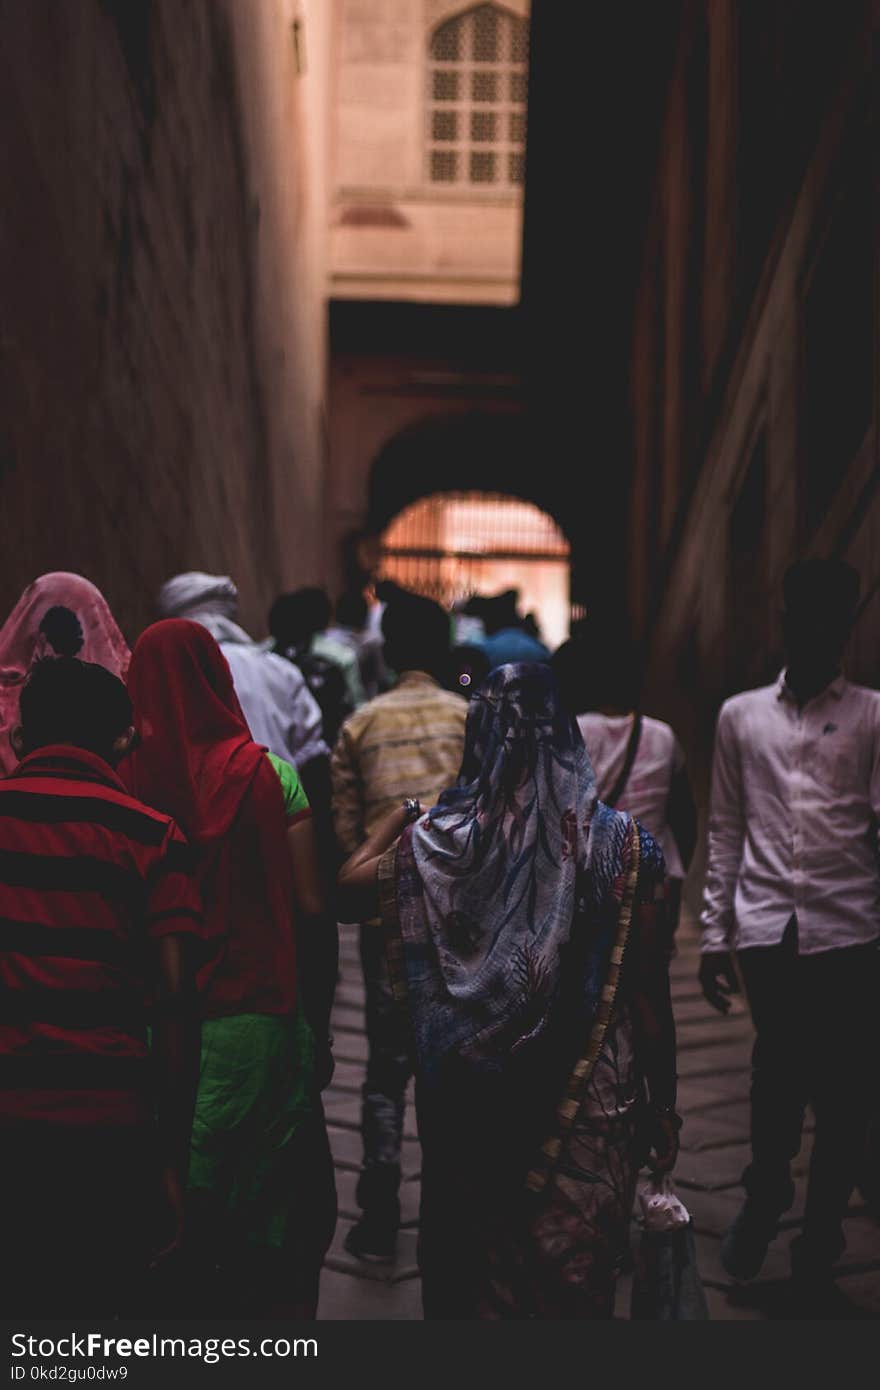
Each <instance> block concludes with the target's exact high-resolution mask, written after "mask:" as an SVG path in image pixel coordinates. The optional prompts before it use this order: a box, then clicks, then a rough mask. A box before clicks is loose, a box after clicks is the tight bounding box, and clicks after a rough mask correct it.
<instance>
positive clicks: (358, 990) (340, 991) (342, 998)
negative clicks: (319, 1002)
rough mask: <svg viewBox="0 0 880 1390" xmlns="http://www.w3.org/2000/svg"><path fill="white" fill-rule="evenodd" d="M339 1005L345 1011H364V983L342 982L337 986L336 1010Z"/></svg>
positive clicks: (334, 999)
mask: <svg viewBox="0 0 880 1390" xmlns="http://www.w3.org/2000/svg"><path fill="white" fill-rule="evenodd" d="M337 1005H339V1006H341V1007H342V1008H345V1009H363V1007H364V986H363V982H362V981H360V980H358V981H355V980H341V981H340V982H339V984H338V985H337V986H336V993H335V995H334V996H333V1006H334V1008H335V1007H336V1006H337Z"/></svg>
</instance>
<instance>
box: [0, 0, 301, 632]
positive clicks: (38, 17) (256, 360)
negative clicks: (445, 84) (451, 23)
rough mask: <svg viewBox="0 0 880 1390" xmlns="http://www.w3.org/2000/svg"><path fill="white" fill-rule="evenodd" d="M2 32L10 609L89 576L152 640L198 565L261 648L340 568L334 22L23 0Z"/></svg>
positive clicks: (289, 11)
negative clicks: (330, 177) (291, 587)
mask: <svg viewBox="0 0 880 1390" xmlns="http://www.w3.org/2000/svg"><path fill="white" fill-rule="evenodd" d="M296 21H298V30H297V31H296V33H295V32H294V23H295V22H296ZM0 26H2V32H3V45H2V49H0V120H2V124H3V130H4V133H5V137H6V138H5V139H4V142H3V174H4V187H5V189H6V190H7V192H6V198H5V210H4V216H3V219H2V225H0V277H2V295H0V297H2V302H3V307H4V312H3V336H2V358H0V401H2V411H0V469H2V496H3V503H4V505H3V509H2V513H0V556H2V558H0V612H2V611H6V609H8V607H9V605H10V604H11V603H12V602H13V601H14V599H15V597H16V596H17V593H18V592H19V591H20V589H21V588H22V587H23V586H24V585H25V584H26V583H27V582H28V581H29V580H30V579H32V578H33V577H34V576H35V575H36V574H39V573H40V572H42V571H44V570H47V569H61V568H69V569H76V570H80V571H82V572H83V573H85V574H87V575H89V576H90V577H91V578H92V579H94V581H95V582H96V583H98V584H99V586H100V587H101V588H102V589H103V590H104V591H105V593H106V594H107V597H108V599H109V600H110V603H111V605H112V607H113V608H114V609H115V611H116V612H117V614H118V616H119V618H120V620H121V622H122V623H123V625H124V627H125V629H126V631H127V632H128V633H129V634H131V635H134V634H135V633H136V632H137V631H138V630H139V628H140V627H141V626H143V624H144V623H145V622H146V621H148V620H149V618H150V617H151V616H152V597H153V594H154V591H155V589H156V587H157V585H158V584H159V583H160V582H161V581H162V580H163V579H164V578H166V577H167V576H168V575H169V574H171V573H173V572H174V571H176V570H179V569H181V568H190V567H193V568H206V569H216V570H220V571H224V572H229V573H231V574H233V575H234V576H235V578H236V580H237V582H238V583H239V585H240V588H241V592H242V600H243V613H244V617H245V619H246V621H248V622H249V623H251V624H253V625H254V626H259V625H260V624H261V621H262V616H263V613H264V612H265V607H266V603H267V601H268V600H269V598H270V597H271V595H272V593H273V592H274V591H275V590H276V589H277V587H278V586H279V585H280V584H282V583H293V582H304V581H305V580H307V579H309V578H311V577H312V575H313V574H314V573H316V572H317V571H318V570H319V568H320V566H321V564H322V559H323V557H322V552H321V519H322V510H321V509H322V487H323V480H322V468H323V451H324V440H323V435H324V425H323V394H324V365H325V364H324V358H325V343H324V337H325V335H324V313H323V294H324V265H323V258H322V238H323V229H324V217H325V210H324V209H325V204H324V189H323V158H324V149H323V129H322V123H323V111H324V100H325V80H324V65H325V63H326V58H327V43H328V35H327V28H328V21H327V18H326V7H325V6H323V5H322V4H321V3H319V2H318V0H309V3H308V4H307V5H304V4H303V3H302V0H248V3H247V4H240V3H237V0H189V2H188V3H181V0H72V3H66V4H63V5H43V4H31V3H27V2H26V0H0ZM295 38H296V39H298V40H299V43H298V45H297V44H296V43H295V42H294V39H295ZM304 41H305V46H306V52H307V66H305V70H303V68H304V63H303V56H302V55H303V48H304ZM298 49H299V62H298V58H297V51H298Z"/></svg>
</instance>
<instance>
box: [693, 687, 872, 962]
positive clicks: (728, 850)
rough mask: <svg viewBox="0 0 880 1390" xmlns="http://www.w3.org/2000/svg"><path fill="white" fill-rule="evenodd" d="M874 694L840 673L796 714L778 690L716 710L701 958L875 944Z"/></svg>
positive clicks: (786, 693) (785, 692)
mask: <svg viewBox="0 0 880 1390" xmlns="http://www.w3.org/2000/svg"><path fill="white" fill-rule="evenodd" d="M878 821H880V693H878V692H877V691H874V690H866V689H865V688H864V687H862V686H859V685H851V684H850V682H849V681H847V680H844V678H843V677H842V676H839V677H838V678H837V680H835V681H833V682H832V684H831V685H829V686H828V687H827V688H826V689H825V690H823V691H822V693H821V694H820V695H817V696H816V697H815V698H814V699H812V700H809V701H808V702H807V704H806V705H804V706H803V708H799V707H798V704H797V701H796V700H795V697H794V696H793V694H792V693H791V691H790V690H789V689H788V686H787V685H786V683H785V677H784V673H783V675H782V676H780V678H779V680H778V681H777V682H776V684H775V685H768V686H765V687H763V688H762V689H760V690H749V691H746V692H745V694H743V695H736V696H734V698H733V699H732V700H727V701H726V702H725V704H724V705H722V707H721V713H720V714H719V716H718V727H717V731H716V736H715V761H714V766H713V771H712V797H711V804H710V812H709V862H708V868H707V872H706V889H705V894H704V899H703V913H702V919H701V920H702V924H703V950H704V951H719V950H726V949H729V948H736V947H739V948H743V947H749V946H772V945H775V944H777V943H778V942H779V941H781V940H782V935H783V932H784V931H785V927H786V925H787V923H788V922H789V920H790V919H791V917H792V914H797V921H798V944H799V950H800V951H801V952H802V953H803V954H805V955H811V954H814V953H817V952H819V951H829V950H832V949H833V948H835V947H841V946H855V945H859V944H861V943H865V942H869V941H873V940H875V939H876V938H877V936H878V935H880V860H878Z"/></svg>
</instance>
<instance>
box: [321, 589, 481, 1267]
mask: <svg viewBox="0 0 880 1390" xmlns="http://www.w3.org/2000/svg"><path fill="white" fill-rule="evenodd" d="M382 631H383V634H384V637H385V657H386V660H387V662H388V663H389V665H390V666H391V667H392V669H393V670H395V671H399V672H400V677H399V679H398V682H397V684H396V686H395V687H394V689H393V690H390V691H388V693H387V694H385V695H378V696H377V697H376V698H375V699H374V700H370V701H369V702H368V703H367V704H366V705H363V706H362V707H361V708H360V709H359V710H357V711H356V713H355V714H353V715H352V716H351V718H350V719H348V720H347V721H346V723H345V724H344V725H343V727H342V730H341V732H340V735H339V740H338V742H337V744H336V748H335V750H334V752H333V759H332V772H333V823H334V827H335V830H336V838H337V841H338V844H339V848H340V851H341V852H342V854H343V855H345V856H347V855H349V854H351V853H353V851H354V850H356V849H357V848H358V846H359V845H360V844H361V843H362V842H363V841H364V840H365V839H366V837H367V835H368V834H369V833H370V831H371V830H372V828H373V826H374V825H375V824H376V822H377V821H379V820H381V819H382V817H383V816H384V815H385V814H386V813H387V812H388V811H389V810H391V809H393V808H394V807H395V806H399V805H400V803H401V801H403V800H404V799H406V798H408V797H415V798H417V799H418V800H419V802H420V803H421V805H422V807H423V808H424V809H425V810H428V809H429V808H430V807H431V806H433V805H434V803H435V802H436V800H437V798H438V797H439V795H440V793H441V791H443V790H444V788H446V787H449V786H452V785H453V783H454V782H455V781H456V778H457V777H458V770H459V766H460V764H461V756H462V751H463V748H464V725H465V718H466V715H467V702H466V701H465V700H463V699H462V698H461V696H459V695H454V694H452V693H451V692H450V691H447V690H443V689H442V688H441V686H440V683H439V680H438V675H439V673H440V672H441V671H442V669H443V666H444V662H445V661H446V659H447V658H448V655H449V647H450V623H449V618H448V616H447V614H446V613H444V611H443V609H442V608H441V607H440V606H439V604H436V603H432V602H431V600H430V599H424V598H419V597H417V596H416V595H409V594H407V595H403V596H401V597H399V598H395V599H394V601H393V602H392V603H391V604H389V607H388V608H387V609H386V612H385V615H384V617H383V620H382ZM361 962H362V964H363V970H364V984H365V987H366V1024H367V1041H368V1045H369V1058H368V1062H367V1077H366V1081H365V1084H364V1088H363V1109H362V1115H361V1126H362V1137H363V1145H364V1158H363V1168H362V1170H361V1177H360V1181H359V1183H358V1190H357V1198H358V1203H359V1205H360V1206H361V1208H362V1210H363V1215H362V1217H361V1219H360V1221H359V1222H358V1223H357V1225H356V1226H353V1227H352V1229H351V1230H350V1231H349V1233H348V1236H347V1238H346V1242H345V1244H346V1249H347V1250H348V1251H349V1252H350V1253H351V1254H353V1255H357V1256H359V1257H360V1258H362V1259H370V1260H391V1259H393V1257H394V1251H395V1248H396V1242H397V1230H398V1227H399V1225H400V1202H399V1199H398V1191H399V1187H400V1149H401V1139H402V1135H403V1115H404V1108H405V1092H406V1085H407V1082H408V1081H409V1077H410V1065H409V1058H408V1053H407V1045H406V1035H405V1031H404V1028H403V1024H402V1020H401V1019H400V1017H399V1015H398V1013H397V1010H396V1006H395V1004H394V1000H393V997H392V995H391V990H390V986H389V983H388V976H387V971H386V967H385V960H384V954H383V950H382V940H381V934H380V932H379V931H378V929H377V927H376V926H375V925H370V924H365V925H363V926H362V927H361Z"/></svg>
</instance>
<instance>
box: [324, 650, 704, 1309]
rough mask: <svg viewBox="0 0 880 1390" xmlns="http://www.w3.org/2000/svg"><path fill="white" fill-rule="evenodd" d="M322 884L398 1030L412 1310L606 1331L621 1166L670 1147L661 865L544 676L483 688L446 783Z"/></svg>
mask: <svg viewBox="0 0 880 1390" xmlns="http://www.w3.org/2000/svg"><path fill="white" fill-rule="evenodd" d="M340 885H341V888H342V890H343V892H344V894H345V895H346V897H347V902H348V905H349V906H350V908H351V911H352V915H353V916H354V917H357V918H359V919H360V920H366V919H367V918H368V917H370V916H372V915H375V912H376V909H377V907H378V908H379V909H380V911H381V917H382V922H383V928H384V931H385V934H386V944H387V955H388V962H389V969H390V972H391V977H392V983H393V986H394V990H395V994H396V997H397V999H398V1001H399V1002H400V1005H401V1007H402V1008H404V1009H405V1010H406V1013H407V1015H408V1019H409V1023H410V1029H411V1040H412V1048H413V1054H414V1065H415V1069H416V1077H417V1091H416V1105H417V1111H418V1121H419V1135H420V1138H421V1142H422V1153H423V1166H422V1206H421V1218H420V1251H419V1255H420V1265H421V1269H422V1281H423V1301H424V1308H425V1316H426V1317H431V1318H529V1317H531V1318H597V1317H610V1316H611V1315H612V1313H613V1307H614V1290H615V1283H616V1277H617V1271H618V1269H619V1267H620V1264H621V1260H622V1257H623V1255H624V1253H625V1250H626V1244H627V1233H628V1226H629V1220H630V1215H631V1211H632V1204H633V1196H634V1189H635V1181H636V1176H637V1174H638V1170H639V1168H640V1166H641V1164H642V1163H643V1162H645V1161H646V1160H648V1161H649V1162H650V1166H651V1167H652V1168H653V1169H654V1170H655V1171H657V1172H666V1171H668V1170H669V1169H671V1167H672V1165H673V1163H674V1161H675V1157H676V1153H677V1148H678V1144H677V1134H678V1126H679V1121H678V1119H677V1116H676V1114H675V1108H674V1107H675V1033H674V1026H673V1021H672V1010H671V1005H670V999H669V976H668V961H669V942H668V939H667V937H666V933H665V929H664V921H663V885H664V869H663V859H662V855H661V854H660V851H659V850H658V849H657V846H656V845H655V843H654V841H653V840H652V839H651V837H650V836H649V835H648V834H647V833H646V832H645V831H643V830H642V829H641V828H640V827H639V826H637V825H636V824H635V822H633V821H632V819H631V818H630V817H629V816H626V815H624V814H621V813H619V812H616V811H613V810H611V809H610V808H609V807H607V806H604V805H603V804H602V803H601V802H599V801H598V800H597V797H596V786H595V779H594V776H593V770H592V767H591V766H590V761H589V758H588V756H587V752H586V749H585V748H584V744H583V740H582V738H581V736H580V733H579V731H578V729H577V726H576V724H575V723H574V721H573V720H572V719H571V718H570V717H569V716H568V715H566V714H565V713H564V711H563V709H562V707H561V704H560V701H559V697H558V691H557V688H556V684H555V679H554V677H553V674H552V672H551V671H550V669H549V668H548V667H547V666H544V665H519V666H503V667H500V668H499V669H498V670H496V671H494V672H493V673H492V675H491V676H490V677H489V678H488V680H487V681H486V683H485V684H484V685H483V687H482V688H481V689H480V690H479V691H478V692H477V693H476V695H475V696H474V698H473V700H472V702H471V706H470V710H469V714H468V723H467V734H466V741H465V753H464V760H463V762H462V767H461V772H460V774H459V779H458V782H457V784H456V785H455V786H454V787H452V788H450V789H449V790H448V791H446V792H444V793H443V795H442V796H441V798H440V801H439V803H438V805H437V806H435V807H434V808H433V809H432V810H431V811H430V812H428V813H427V814H422V812H421V808H420V807H418V804H417V803H415V804H413V803H410V802H406V803H404V805H403V806H402V807H401V809H400V810H399V811H395V812H392V813H391V814H390V815H389V816H388V817H387V818H386V820H385V821H384V822H382V823H381V824H380V825H379V826H378V827H377V828H376V830H375V831H374V832H373V834H372V835H371V836H370V838H369V839H368V840H367V841H366V843H365V844H364V845H363V846H362V847H361V849H360V850H359V851H358V852H357V853H356V854H355V855H353V856H352V858H351V859H350V860H349V861H348V863H347V864H346V865H345V866H344V868H343V869H342V872H341V874H340Z"/></svg>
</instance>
